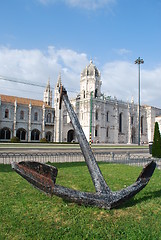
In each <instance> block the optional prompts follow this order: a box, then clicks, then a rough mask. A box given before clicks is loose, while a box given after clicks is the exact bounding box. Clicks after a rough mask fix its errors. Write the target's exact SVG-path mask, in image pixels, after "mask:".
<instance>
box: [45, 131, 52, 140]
mask: <svg viewBox="0 0 161 240" xmlns="http://www.w3.org/2000/svg"><path fill="white" fill-rule="evenodd" d="M46 140H47V141H48V142H51V141H52V133H51V132H47V133H46Z"/></svg>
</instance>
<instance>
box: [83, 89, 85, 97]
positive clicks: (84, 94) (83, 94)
mask: <svg viewBox="0 0 161 240" xmlns="http://www.w3.org/2000/svg"><path fill="white" fill-rule="evenodd" d="M85 97H86V92H85V90H83V98H85Z"/></svg>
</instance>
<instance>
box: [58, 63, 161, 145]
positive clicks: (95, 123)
mask: <svg viewBox="0 0 161 240" xmlns="http://www.w3.org/2000/svg"><path fill="white" fill-rule="evenodd" d="M60 84H61V80H60V79H59V80H58V83H57V86H56V88H55V96H56V97H55V115H56V118H55V121H56V122H55V126H57V127H56V128H55V136H57V138H55V141H62V142H66V141H77V139H76V136H75V133H74V131H73V128H72V124H71V122H70V120H69V117H68V114H67V111H66V109H65V107H64V105H63V106H62V110H61V111H60V110H59V86H60ZM101 85H102V82H101V74H100V72H99V70H98V69H97V68H96V66H95V65H94V64H93V62H92V61H90V64H89V65H88V66H86V68H85V69H84V70H83V71H82V74H81V79H80V94H79V95H78V96H77V97H76V98H75V99H71V103H72V105H73V108H74V110H75V112H76V113H77V116H78V118H79V121H80V124H81V126H82V128H83V130H84V132H85V135H86V137H87V139H88V140H90V132H91V141H92V142H94V143H97V142H100V143H114V144H131V143H135V144H137V143H138V105H137V104H134V102H133V101H131V102H130V103H129V102H123V101H119V100H117V99H116V98H114V99H112V98H111V97H105V95H104V94H102V92H101ZM160 115H161V109H158V108H154V107H151V106H141V108H140V142H141V143H142V142H144V143H148V142H149V141H152V140H153V134H154V124H155V121H156V120H157V119H158V118H157V117H158V116H160ZM58 132H59V133H58Z"/></svg>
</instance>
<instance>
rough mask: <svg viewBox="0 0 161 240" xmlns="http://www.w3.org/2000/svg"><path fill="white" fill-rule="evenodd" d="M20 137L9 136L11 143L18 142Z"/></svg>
mask: <svg viewBox="0 0 161 240" xmlns="http://www.w3.org/2000/svg"><path fill="white" fill-rule="evenodd" d="M19 142H20V139H19V138H18V137H13V138H11V143H19Z"/></svg>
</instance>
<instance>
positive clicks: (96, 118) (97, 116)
mask: <svg viewBox="0 0 161 240" xmlns="http://www.w3.org/2000/svg"><path fill="white" fill-rule="evenodd" d="M96 120H98V111H97V110H96Z"/></svg>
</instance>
